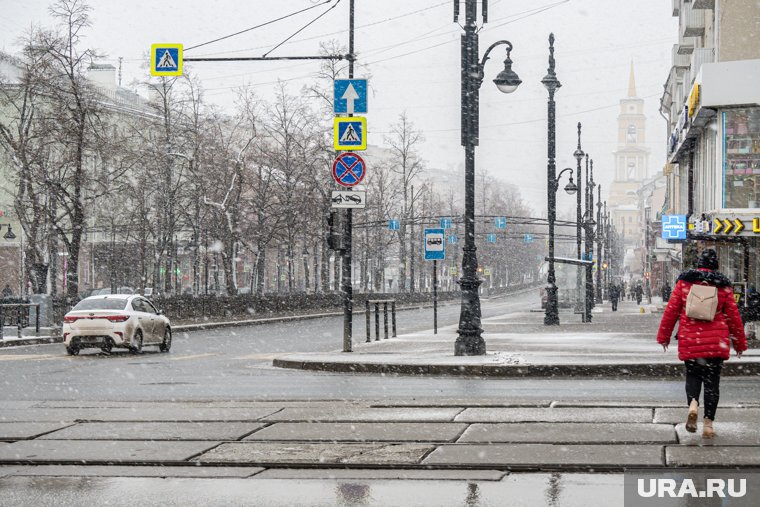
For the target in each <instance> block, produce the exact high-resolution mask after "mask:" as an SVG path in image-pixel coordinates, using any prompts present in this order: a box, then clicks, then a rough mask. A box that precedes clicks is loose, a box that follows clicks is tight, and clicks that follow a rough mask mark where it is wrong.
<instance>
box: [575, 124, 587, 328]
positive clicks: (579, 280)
mask: <svg viewBox="0 0 760 507" xmlns="http://www.w3.org/2000/svg"><path fill="white" fill-rule="evenodd" d="M584 155H585V153H583V150H582V149H581V122H578V147H577V148H576V149H575V152H574V153H573V156H574V157H575V161H576V171H577V172H576V180H577V181H578V193H577V194H576V197H577V200H576V201H577V206H576V210H575V217H576V218H575V233H576V254H577V255H576V257H577V259H578V260H581V257H582V255H581V222H582V221H583V218H582V217H581V194H582V193H583V192H582V190H583V188H582V187H583V180H582V179H581V160H583V156H584ZM587 169H588V168H587ZM586 177H587V178H588V172H587V173H586ZM584 269H585V268H584V267H583V266H581V265H578V268H577V269H576V271H575V275H576V276H575V311H576V313H581V312H582V317H581V320H582V321H583V322H586V317H587V313H588V312H587V310H586V308H585V306H586V304H584V303H582V302H581V300H582V298H581V285H583V274H582V273H581V271H582V270H584ZM583 299H585V298H583Z"/></svg>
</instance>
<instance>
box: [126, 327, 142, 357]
mask: <svg viewBox="0 0 760 507" xmlns="http://www.w3.org/2000/svg"><path fill="white" fill-rule="evenodd" d="M142 346H143V335H142V331H140V330H139V329H138V330H137V331H135V335H134V336H133V337H132V346H131V347H129V351H130V352H131V353H133V354H139V353H140V352H142Z"/></svg>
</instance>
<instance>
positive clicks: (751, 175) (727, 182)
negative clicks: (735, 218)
mask: <svg viewBox="0 0 760 507" xmlns="http://www.w3.org/2000/svg"><path fill="white" fill-rule="evenodd" d="M723 176H724V179H723V183H724V185H723V207H724V208H756V207H758V206H760V108H757V107H754V108H745V109H732V110H729V111H725V112H724V113H723Z"/></svg>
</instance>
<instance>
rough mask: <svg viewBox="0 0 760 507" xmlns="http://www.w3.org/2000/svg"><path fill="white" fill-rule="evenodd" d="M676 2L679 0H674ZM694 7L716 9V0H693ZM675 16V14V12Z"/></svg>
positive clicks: (695, 8)
mask: <svg viewBox="0 0 760 507" xmlns="http://www.w3.org/2000/svg"><path fill="white" fill-rule="evenodd" d="M673 1H674V2H676V1H678V0H673ZM691 3H692V7H691V8H692V9H694V10H697V9H715V0H692V2H691ZM674 16H675V14H674Z"/></svg>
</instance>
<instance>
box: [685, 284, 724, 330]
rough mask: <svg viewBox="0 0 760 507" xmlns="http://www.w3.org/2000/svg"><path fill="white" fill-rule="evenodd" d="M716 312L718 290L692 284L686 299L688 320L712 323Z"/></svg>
mask: <svg viewBox="0 0 760 507" xmlns="http://www.w3.org/2000/svg"><path fill="white" fill-rule="evenodd" d="M717 310H718V288H717V287H713V286H712V285H700V284H696V283H695V284H694V285H692V286H691V289H690V290H689V295H688V296H687V297H686V316H687V317H689V318H690V319H697V320H707V321H712V320H713V319H714V318H715V312H716V311H717Z"/></svg>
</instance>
